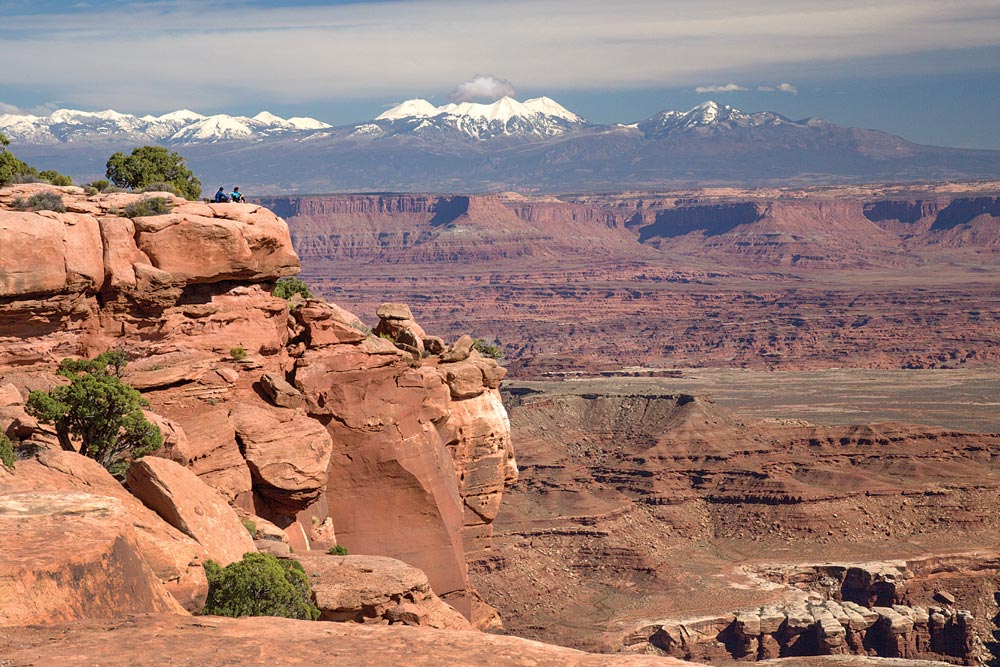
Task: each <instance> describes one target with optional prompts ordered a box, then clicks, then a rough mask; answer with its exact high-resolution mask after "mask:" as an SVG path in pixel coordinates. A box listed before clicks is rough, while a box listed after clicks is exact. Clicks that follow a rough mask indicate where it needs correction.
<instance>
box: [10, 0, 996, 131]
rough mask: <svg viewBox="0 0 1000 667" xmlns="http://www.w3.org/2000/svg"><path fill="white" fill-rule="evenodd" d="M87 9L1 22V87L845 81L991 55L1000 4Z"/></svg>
mask: <svg viewBox="0 0 1000 667" xmlns="http://www.w3.org/2000/svg"><path fill="white" fill-rule="evenodd" d="M92 4H93V5H95V7H94V8H93V9H92V10H87V11H74V12H67V13H63V14H59V13H49V14H25V15H17V14H15V13H14V12H6V13H5V15H4V20H3V22H2V23H0V62H17V63H18V66H17V67H16V68H15V67H6V68H0V88H2V87H4V86H10V87H14V86H16V87H18V88H19V89H20V88H23V87H24V86H25V83H26V82H30V83H31V86H32V88H33V89H34V90H37V91H39V94H41V95H45V96H46V97H47V98H49V99H53V98H57V97H58V98H59V99H63V100H66V101H67V103H68V104H70V105H77V106H91V107H101V108H106V107H108V106H112V107H116V108H119V109H121V110H123V111H130V112H153V111H160V112H162V111H164V110H171V109H175V108H178V107H182V106H184V107H190V108H206V107H207V108H219V107H226V106H235V105H240V104H243V105H246V104H253V103H260V104H268V103H272V102H280V103H283V104H301V103H307V102H316V101H318V100H329V99H333V98H340V99H344V98H353V99H369V98H372V97H382V98H385V99H398V98H401V97H404V96H410V95H412V96H433V95H443V94H445V93H446V92H447V91H449V90H451V89H452V87H453V86H454V82H455V81H463V80H465V79H466V78H467V77H468V73H469V72H470V71H472V72H477V71H478V72H503V73H504V75H505V76H507V77H509V78H510V79H511V80H513V81H517V83H518V86H519V87H520V88H522V89H525V88H526V89H532V90H533V91H539V92H543V93H544V92H545V91H546V90H553V89H559V90H567V89H575V90H614V89H627V88H643V87H651V86H656V87H661V88H662V87H664V86H675V87H694V86H697V85H699V84H701V83H702V82H704V81H706V80H708V81H713V80H714V81H725V80H732V79H736V80H739V79H737V78H736V77H747V76H750V75H752V76H754V77H768V78H770V77H774V78H775V79H777V80H780V79H778V77H782V78H784V77H786V76H788V75H789V73H795V74H794V75H795V76H796V77H797V78H799V79H800V80H801V79H802V78H803V75H800V74H799V72H809V75H810V76H812V77H814V78H815V76H817V73H818V72H819V73H822V72H827V73H828V75H829V76H842V75H843V63H845V62H846V61H848V60H851V59H858V58H875V59H879V60H878V61H877V62H879V63H881V62H886V63H887V64H886V65H884V67H886V68H890V67H892V68H897V69H899V68H907V67H909V68H910V69H912V66H911V65H909V64H908V62H909V60H910V59H908V58H896V59H894V60H893V59H891V58H889V57H891V56H900V55H904V54H921V53H932V52H936V51H941V50H965V49H969V50H971V49H976V48H980V47H996V46H1000V3H997V1H996V0H952V1H950V2H947V3H944V2H940V0H882V1H881V2H878V3H871V2H870V0H838V1H837V2H835V3H802V2H801V1H800V0H760V1H759V2H754V3H746V2H742V1H740V2H737V0H718V2H713V3H691V2H688V1H686V0H684V1H682V0H618V2H615V3H609V2H606V0H574V2H572V3H571V2H567V0H494V1H493V2H490V3H482V2H474V1H471V0H388V1H386V2H377V3H346V4H335V5H327V6H289V5H286V4H284V3H281V4H278V3H275V4H274V5H272V6H267V7H261V6H251V5H246V6H240V5H239V4H238V3H235V4H234V3H218V4H215V5H206V4H205V3H200V2H190V1H188V0H161V1H158V2H151V3H133V4H132V5H130V7H129V11H127V12H125V11H120V10H114V11H112V10H109V9H107V8H106V5H101V4H100V3H92ZM289 4H291V3H289ZM236 9H238V11H236ZM219 26H222V27H223V29H219ZM886 26H892V30H886V28H885V27H886ZM970 53H971V51H970ZM692 54H697V57H696V58H695V57H692ZM974 57H978V61H977V62H981V61H982V56H981V54H978V56H977V54H974V53H973V54H971V55H970V56H969V57H968V58H967V59H965V60H962V59H961V58H951V59H948V60H947V61H944V60H942V64H941V65H940V66H941V67H955V68H961V67H963V66H968V63H970V62H973V58H974ZM108 63H114V64H115V65H114V67H113V68H111V69H109V67H108ZM206 63H210V66H207V65H206ZM963 63H964V64H963ZM880 66H881V65H880ZM907 71H908V70H907ZM956 71H961V70H960V69H956ZM901 72H902V70H901ZM95 73H96V74H95ZM751 73H752V74H751ZM884 73H885V72H883V71H880V72H879V74H884ZM904 73H905V72H904ZM910 73H912V72H910ZM95 76H100V79H101V85H100V86H95V85H94V83H93V82H94V77H95ZM778 89H781V90H784V91H785V92H792V89H794V86H791V85H790V84H788V85H787V87H786V88H781V87H780V86H779V87H778Z"/></svg>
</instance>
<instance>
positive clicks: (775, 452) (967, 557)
mask: <svg viewBox="0 0 1000 667" xmlns="http://www.w3.org/2000/svg"><path fill="white" fill-rule="evenodd" d="M505 391H506V395H507V402H508V404H509V405H510V415H511V423H512V436H513V438H514V440H515V442H517V443H518V457H519V458H518V460H519V465H520V470H521V476H520V479H519V481H518V482H517V484H515V485H514V486H513V487H512V488H511V489H510V490H509V491H508V495H507V496H506V497H505V499H504V506H503V509H502V511H501V513H500V515H499V516H498V518H497V521H496V523H495V529H496V537H495V548H494V554H493V555H492V556H491V557H489V558H486V559H483V560H481V561H479V562H478V563H476V564H475V567H474V568H473V572H474V579H475V580H476V582H477V585H478V586H479V588H480V590H481V591H482V592H483V594H484V595H486V596H487V598H488V599H491V600H492V601H493V602H494V604H496V605H498V608H499V610H500V612H501V615H502V616H503V617H504V619H505V622H506V627H507V629H508V630H509V631H510V632H512V633H514V634H518V635H522V636H529V637H533V638H537V639H541V640H543V641H550V642H555V643H562V644H568V645H571V646H578V647H587V648H590V649H598V650H615V649H619V650H620V649H621V647H622V644H623V638H625V637H627V636H628V635H629V633H630V632H632V631H633V630H634V629H635V628H637V627H640V626H642V625H643V624H644V623H648V622H650V619H695V618H706V617H708V618H710V617H712V616H713V615H724V614H725V613H726V612H727V611H736V610H739V609H745V608H756V607H759V606H760V605H764V604H768V603H779V602H782V601H787V600H788V599H790V598H794V597H795V595H796V594H800V593H802V590H801V589H799V588H796V587H795V586H793V585H792V583H791V579H794V577H791V579H790V578H789V573H798V574H799V575H800V576H801V573H802V571H803V570H808V569H809V568H810V567H812V566H815V565H818V564H823V563H847V564H851V563H855V564H857V563H872V562H877V561H886V562H896V561H903V562H909V563H910V567H911V569H913V570H914V571H917V572H920V571H930V570H934V571H935V573H934V575H933V576H930V575H926V573H925V574H923V575H915V576H914V578H913V579H912V580H910V581H909V583H908V586H909V588H908V591H907V593H906V594H905V595H903V597H905V598H906V600H907V601H909V602H911V603H913V604H924V605H926V604H933V593H934V591H935V590H936V589H937V588H941V587H944V588H949V589H952V590H956V591H958V596H959V597H960V598H961V601H960V603H959V606H961V605H962V604H964V605H966V606H965V607H964V608H975V609H976V611H977V613H978V614H979V615H980V616H981V617H982V618H983V620H984V622H985V623H986V624H987V625H988V624H990V623H992V618H993V616H994V615H995V614H996V612H997V611H998V610H997V608H996V603H995V600H994V599H993V593H994V592H995V591H997V590H1000V587H998V578H997V575H998V572H997V570H996V567H995V563H994V564H992V565H989V566H985V565H984V563H988V562H991V561H993V560H994V559H995V558H996V547H997V538H996V534H997V533H996V531H997V525H996V523H997V515H996V509H997V505H998V503H1000V470H998V468H997V464H996V462H995V461H994V459H995V454H994V453H992V452H991V450H994V449H995V448H996V446H997V445H1000V417H998V413H997V410H996V406H997V404H998V396H1000V379H998V378H997V375H996V373H995V371H994V370H992V369H978V370H972V369H966V370H961V371H937V370H935V371H891V372H890V371H870V370H829V371H805V372H780V373H774V372H770V373H769V372H752V371H725V370H705V369H695V370H691V371H685V372H684V373H683V375H682V376H681V377H679V378H640V379H635V378H632V379H621V378H597V379H594V378H591V379H577V380H573V381H563V382H518V381H513V382H509V383H507V385H506V389H505ZM684 392H694V393H695V394H698V395H699V396H698V397H697V398H695V397H694V396H692V395H691V394H686V393H684ZM779 415H780V416H781V418H778V416H779ZM862 415H864V417H866V418H864V419H862V418H861V417H862ZM887 417H888V418H892V420H893V421H894V422H896V423H894V424H882V425H878V426H870V427H861V428H858V427H850V426H839V425H843V424H856V423H859V422H867V421H884V418H887ZM906 422H910V423H911V424H914V425H910V426H905V425H903V424H904V423H906ZM918 422H923V423H924V424H936V426H934V425H928V426H918V425H915V424H917V423H918ZM959 429H968V430H974V431H983V432H984V433H986V434H983V433H980V434H970V433H964V432H963V431H961V430H959ZM989 433H992V435H987V434H989ZM948 559H951V560H950V561H949V562H950V564H949V565H948V567H946V568H939V567H937V566H935V565H927V563H929V562H937V561H940V560H948ZM920 564H924V565H920ZM941 569H943V570H944V572H941V571H937V570H941ZM777 573H784V574H777ZM973 573H974V574H973ZM929 582H930V583H929ZM990 629H992V626H991V628H990ZM983 631H984V632H986V631H987V628H986V627H985V626H984V630H983ZM695 657H697V658H700V659H706V658H707V657H711V656H705V655H696V656H695ZM716 659H717V657H716Z"/></svg>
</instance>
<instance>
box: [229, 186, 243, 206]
mask: <svg viewBox="0 0 1000 667" xmlns="http://www.w3.org/2000/svg"><path fill="white" fill-rule="evenodd" d="M229 199H230V200H231V201H234V202H242V201H243V193H242V192H240V187H239V186H236V187H235V188H233V191H232V192H230V193H229Z"/></svg>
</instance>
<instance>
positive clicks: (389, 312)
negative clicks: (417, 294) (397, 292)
mask: <svg viewBox="0 0 1000 667" xmlns="http://www.w3.org/2000/svg"><path fill="white" fill-rule="evenodd" d="M375 315H377V316H378V318H379V319H380V320H412V319H413V313H411V312H410V307H409V306H408V305H406V304H405V303H383V304H382V305H380V306H379V307H378V310H376V311H375Z"/></svg>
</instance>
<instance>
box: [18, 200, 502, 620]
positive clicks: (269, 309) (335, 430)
mask: <svg viewBox="0 0 1000 667" xmlns="http://www.w3.org/2000/svg"><path fill="white" fill-rule="evenodd" d="M52 189H53V188H52V187H51V186H42V185H24V186H16V187H13V188H6V189H3V190H0V247H3V248H4V253H3V256H2V257H0V386H4V387H7V388H8V389H10V392H12V393H11V397H10V400H9V401H5V403H7V405H6V407H3V408H0V430H3V431H5V432H7V433H8V434H9V435H11V436H15V437H16V438H18V439H19V440H21V441H24V442H25V443H26V444H29V445H32V446H35V447H38V448H42V449H49V448H51V447H53V445H54V438H53V437H52V434H51V433H50V432H49V431H48V430H47V429H46V428H45V427H43V426H40V425H39V424H37V423H36V422H34V420H33V419H31V418H30V417H28V415H27V414H26V413H25V412H24V408H23V406H24V402H25V399H26V396H27V392H28V390H31V389H38V388H48V387H51V386H52V384H53V382H54V380H53V378H52V376H51V374H50V373H51V370H52V369H53V367H54V365H55V364H57V363H58V361H59V360H61V359H62V358H63V357H67V356H93V355H95V354H97V353H99V352H102V351H105V350H108V349H122V350H124V351H125V352H126V353H127V355H128V357H129V359H130V364H129V366H128V367H127V369H126V381H127V382H129V383H130V384H132V385H133V386H135V387H136V388H138V389H140V390H141V391H142V392H143V394H144V396H145V397H146V398H147V399H148V400H149V401H150V404H151V407H150V409H151V414H150V417H151V418H152V419H153V420H154V421H156V422H157V423H158V424H159V425H160V427H161V430H162V431H163V433H164V436H165V446H164V448H163V450H162V451H161V452H158V453H157V455H158V456H162V457H167V458H170V459H173V460H174V461H176V462H177V463H180V464H181V465H183V466H185V467H187V468H188V469H189V470H190V471H191V472H193V473H194V474H196V475H197V476H198V477H199V478H200V480H201V482H204V483H206V484H208V485H209V486H210V487H212V488H213V489H215V490H216V491H217V492H218V493H220V494H221V497H222V498H223V499H224V500H225V501H228V502H229V503H231V504H232V505H233V506H234V507H236V508H238V509H239V510H240V511H241V512H246V513H250V514H253V515H257V516H259V517H261V518H263V519H266V520H269V521H270V522H273V523H274V524H275V525H276V526H277V527H278V528H281V529H283V530H284V531H285V533H286V534H287V539H288V540H289V543H290V544H291V545H292V546H294V547H295V548H296V549H300V550H307V549H310V548H315V549H326V548H328V547H330V546H333V545H334V544H336V543H342V544H345V545H347V547H348V548H349V549H350V551H351V553H371V554H381V555H387V556H394V557H397V558H401V559H403V560H405V561H407V562H409V563H410V564H412V565H415V566H417V567H420V568H422V569H424V570H425V571H426V572H427V575H428V577H429V580H430V584H431V586H432V588H433V590H434V591H435V592H437V593H438V594H440V595H441V596H442V597H443V598H444V599H445V600H447V601H448V602H450V603H452V604H453V605H454V606H456V607H457V608H458V609H459V610H460V611H462V613H464V614H465V615H466V617H468V618H470V619H473V620H474V621H476V622H477V623H483V624H485V623H490V622H495V613H494V612H493V611H492V609H490V608H489V607H488V606H486V605H484V604H482V603H481V602H479V600H478V597H477V595H476V593H475V590H474V588H473V587H472V586H471V584H470V583H469V579H468V573H467V567H466V557H467V553H466V543H468V544H469V545H470V546H469V547H468V548H469V550H470V551H472V550H479V551H481V550H483V549H488V548H489V536H490V530H489V524H490V522H491V521H492V519H493V517H494V516H495V515H496V509H497V507H498V506H499V498H500V495H501V494H502V490H503V488H504V485H505V484H507V483H510V482H511V481H512V480H513V479H514V477H515V476H516V472H515V471H516V468H515V466H514V462H513V452H512V450H511V447H510V434H509V424H508V422H507V419H506V413H505V412H504V410H503V408H502V405H501V403H500V401H499V395H498V393H497V388H498V386H499V381H500V378H501V377H502V373H503V371H502V369H500V368H499V367H498V366H497V364H496V363H495V362H494V361H492V360H487V359H482V358H480V357H479V356H478V353H475V352H472V353H471V355H469V353H468V351H466V356H465V357H464V358H463V359H461V360H459V361H453V362H452V363H450V364H444V363H441V361H442V360H441V359H440V358H439V357H437V356H429V357H426V358H421V357H420V355H417V357H416V358H415V357H414V355H413V354H412V352H411V350H410V348H408V347H407V346H406V345H405V344H404V343H402V342H401V343H399V345H398V346H397V344H394V343H393V342H392V341H389V340H384V339H382V338H379V337H377V336H374V335H372V334H371V333H370V329H368V328H367V327H365V326H364V325H363V324H361V322H360V321H359V320H358V318H357V317H355V316H354V315H352V314H350V313H348V312H347V311H344V310H342V309H340V308H338V307H336V306H335V305H332V304H326V303H323V302H321V301H309V302H302V301H298V302H295V303H293V304H291V305H290V304H289V303H288V302H286V301H285V300H283V299H277V298H274V297H272V296H271V295H270V292H271V289H272V287H273V283H274V281H276V280H277V279H278V278H280V277H282V276H287V275H291V274H294V273H296V272H297V270H298V258H297V256H296V254H295V252H294V251H293V250H292V246H291V239H290V237H289V234H288V229H287V227H286V225H285V223H284V222H283V221H282V220H281V219H280V218H278V217H276V216H275V215H274V214H273V213H272V212H270V211H269V210H267V209H266V208H262V207H260V206H257V205H250V204H244V205H239V204H202V203H195V202H186V201H184V200H181V199H178V198H172V197H170V196H169V195H165V196H166V197H167V199H168V200H169V201H170V203H171V204H172V210H171V211H170V212H169V213H168V214H164V215H157V216H149V217H136V218H134V219H130V218H127V217H123V215H124V214H123V213H122V211H123V210H124V208H125V207H126V206H127V205H128V204H129V203H132V202H134V201H137V200H139V199H141V198H142V195H131V194H111V195H95V196H89V197H88V196H85V195H84V194H83V192H82V190H80V189H79V188H61V189H60V188H56V189H57V190H58V191H59V192H60V193H61V194H62V196H63V199H64V202H65V204H66V206H67V210H68V212H67V213H53V212H47V211H41V212H30V213H29V212H12V211H9V210H6V208H5V207H4V205H9V204H11V203H12V201H13V200H14V199H15V198H16V197H26V196H29V195H30V194H32V193H34V192H38V191H41V190H52ZM8 249H11V251H10V252H8ZM409 330H410V331H419V333H421V334H422V333H423V332H422V329H420V328H419V326H418V325H416V324H415V323H412V326H410V327H409ZM420 344H421V345H422V340H421V343H420ZM237 350H242V351H243V352H244V353H245V354H246V358H245V359H238V358H236V357H237V356H239V357H242V356H243V355H242V354H240V355H236V354H235V351H237ZM442 351H443V350H441V349H439V350H437V352H439V353H440V352H442ZM456 369H457V370H460V371H461V372H458V373H456V372H455V371H456ZM4 395H5V396H6V393H5V394H4ZM29 463H31V462H26V463H25V465H24V466H18V469H17V471H16V472H15V474H14V475H13V476H12V477H11V478H10V479H11V480H13V481H16V480H17V479H18V478H22V473H21V469H22V468H24V469H26V470H31V466H30V465H29ZM163 463H164V464H166V463H167V462H163ZM0 481H3V482H4V484H6V482H7V481H8V480H7V479H6V478H5V479H3V480H0ZM13 481H12V482H11V484H12V485H13ZM129 485H130V486H134V487H135V490H136V493H138V494H139V495H140V497H142V498H143V501H144V502H146V503H147V504H148V505H149V506H150V507H151V508H153V509H154V510H155V511H156V512H157V513H159V514H160V515H161V516H163V518H164V519H166V520H167V521H168V522H170V523H171V524H173V525H174V526H177V527H178V528H180V529H181V530H182V531H183V532H185V533H187V534H188V535H189V536H191V537H194V538H195V539H196V540H198V541H199V542H201V544H202V545H203V546H204V547H205V548H207V549H208V551H209V552H210V554H218V555H213V556H212V557H215V558H216V559H217V560H219V559H222V560H225V561H228V560H231V559H233V558H238V557H239V554H238V553H237V552H239V551H240V550H241V549H252V548H253V547H252V544H250V543H249V541H246V540H244V541H243V542H239V540H237V541H235V542H234V541H233V540H230V542H231V543H221V542H219V541H217V540H216V541H214V542H213V540H212V537H211V536H212V533H213V532H214V531H216V529H217V528H218V527H219V526H222V525H225V526H227V528H226V529H225V531H224V532H231V529H233V521H232V519H231V518H229V517H224V516H223V515H222V514H213V512H215V510H212V511H211V512H210V511H209V510H208V509H206V508H208V507H210V506H211V505H212V504H213V503H215V501H214V500H212V501H203V502H207V503H208V504H207V505H205V506H204V507H203V508H202V511H197V510H195V506H194V504H192V503H190V502H187V501H186V500H184V499H185V498H186V497H187V496H186V494H189V493H192V492H194V491H196V490H197V489H196V488H195V486H192V484H191V483H190V482H188V481H186V480H185V479H184V476H183V475H180V474H179V473H177V472H176V471H174V470H173V469H171V468H170V467H169V466H165V465H161V464H155V461H153V462H150V463H149V464H148V465H146V466H144V467H141V468H137V469H136V471H134V474H132V475H130V479H129ZM29 486H30V485H29ZM165 489H166V491H165ZM4 490H5V489H4V488H3V486H0V492H2V491H4ZM123 493H124V492H123ZM126 495H128V494H126ZM202 495H204V494H202ZM185 508H186V509H187V511H191V512H192V514H191V515H190V516H186V515H185V514H184V509H185ZM237 524H238V522H237ZM213 526H214V527H213ZM238 531H243V529H242V527H239V528H238ZM244 532H245V531H244ZM199 536H203V537H199ZM236 537H239V538H240V539H242V538H244V537H245V535H244V534H243V533H241V534H240V535H239V536H236ZM198 569H199V570H200V568H198ZM158 574H161V573H160V572H158ZM171 576H172V577H173V578H174V579H175V580H180V579H183V577H182V576H181V575H180V574H173V575H171ZM161 578H163V579H164V580H165V581H167V580H168V579H169V577H166V576H165V575H162V574H161Z"/></svg>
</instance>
